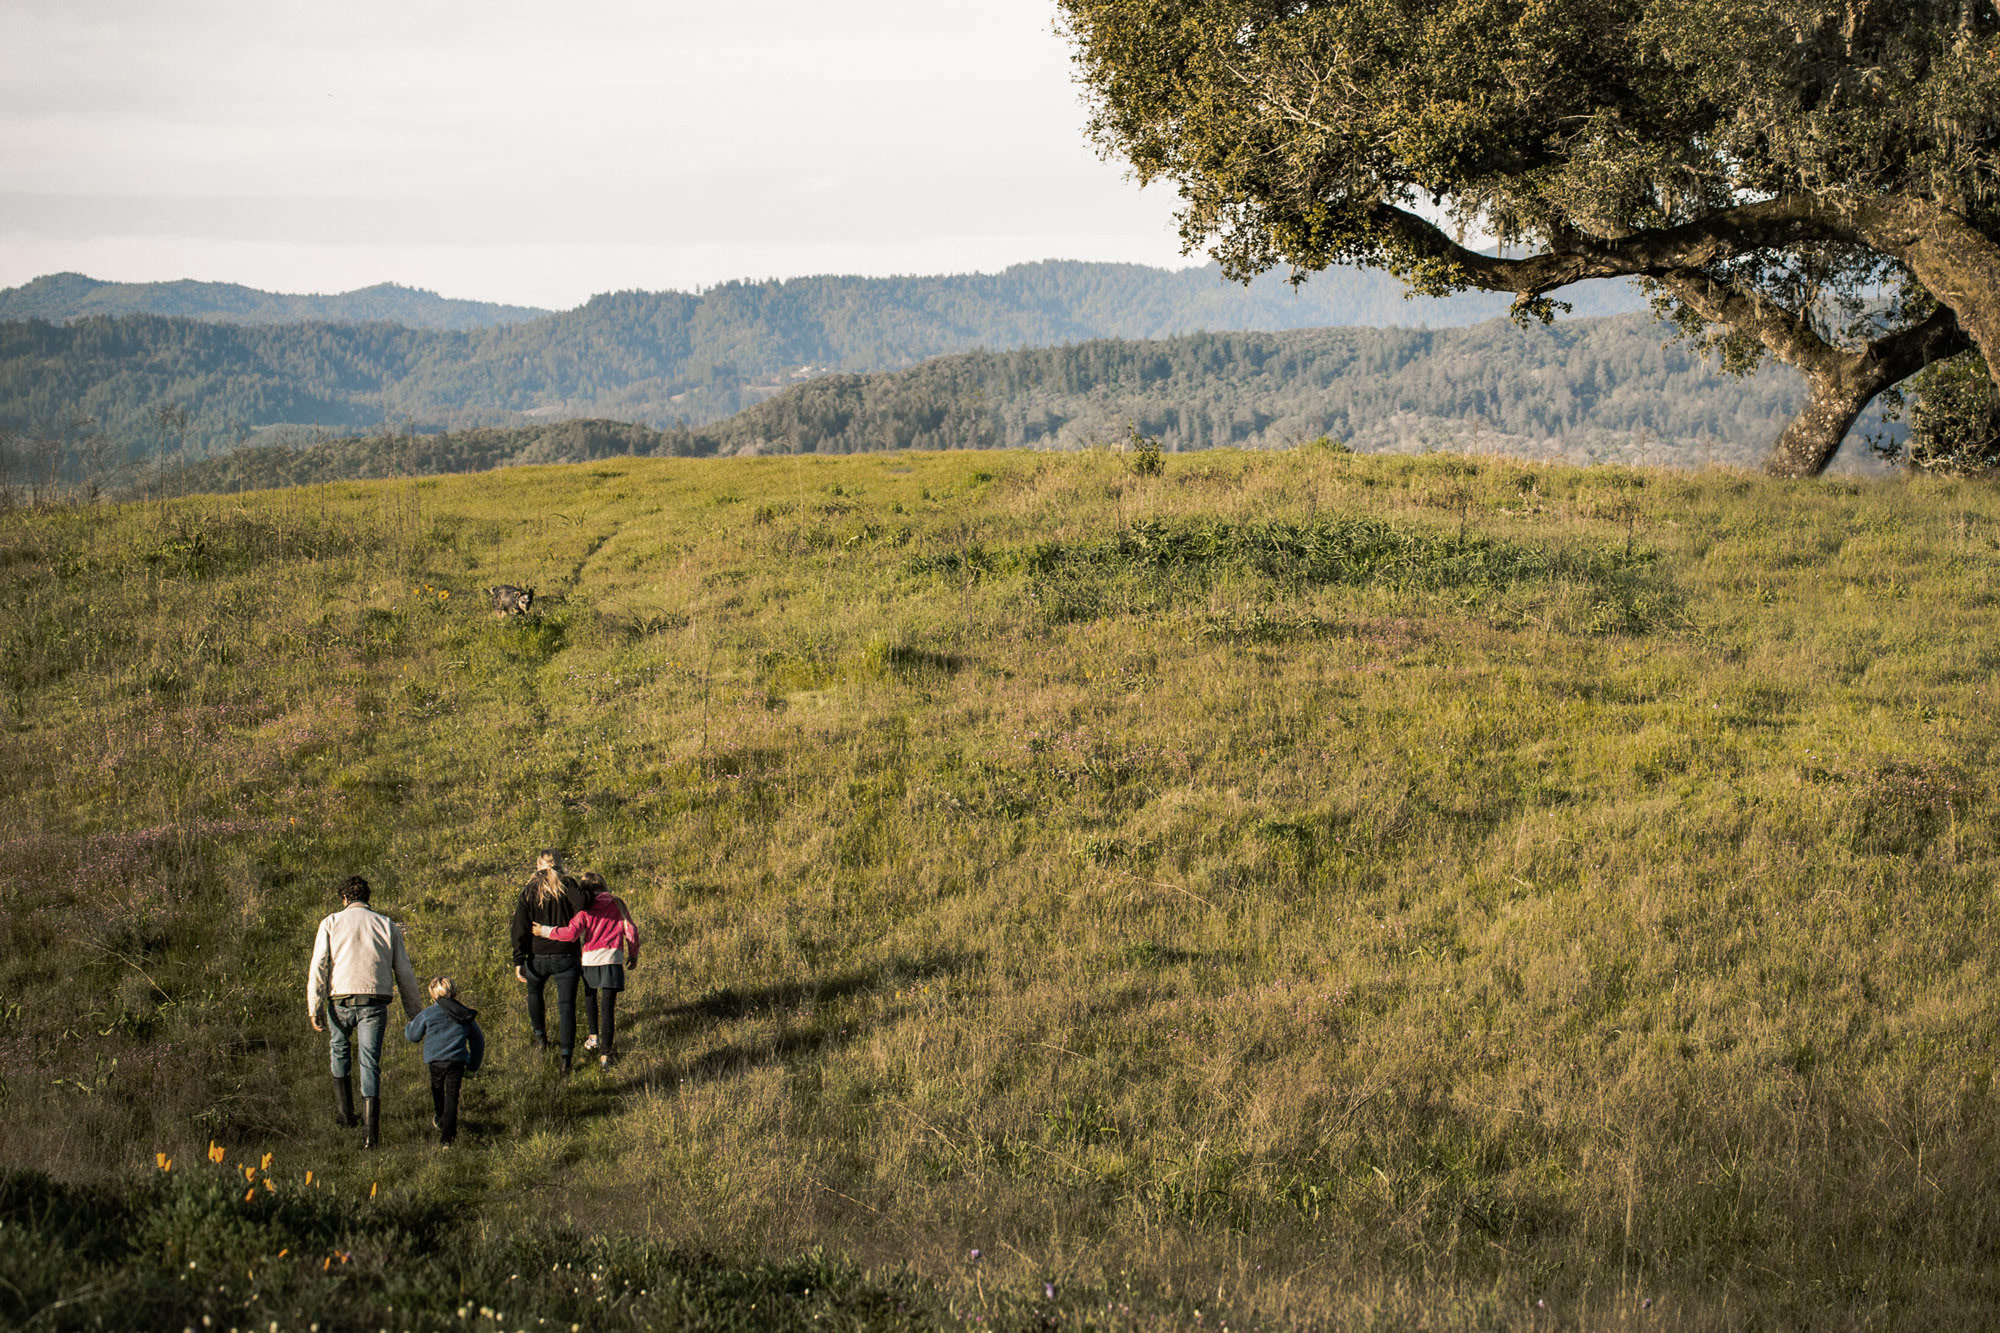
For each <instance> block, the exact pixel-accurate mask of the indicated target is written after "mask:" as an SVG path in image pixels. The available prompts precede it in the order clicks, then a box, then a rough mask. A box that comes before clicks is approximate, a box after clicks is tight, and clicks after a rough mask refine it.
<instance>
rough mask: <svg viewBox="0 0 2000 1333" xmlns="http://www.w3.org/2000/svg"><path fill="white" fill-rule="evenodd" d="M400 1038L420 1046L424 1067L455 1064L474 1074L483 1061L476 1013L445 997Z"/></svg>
mask: <svg viewBox="0 0 2000 1333" xmlns="http://www.w3.org/2000/svg"><path fill="white" fill-rule="evenodd" d="M403 1036H404V1037H406V1038H408V1039H409V1040H410V1041H420V1042H422V1043H423V1044H424V1063H425V1064H427V1065H434V1064H437V1063H439V1062H440V1061H444V1060H458V1061H461V1062H463V1063H464V1065H465V1072H466V1073H468V1074H476V1073H478V1072H479V1064H480V1062H481V1061H482V1060H484V1059H485V1058H486V1034H485V1033H483V1032H481V1031H480V1030H479V1011H478V1010H477V1009H468V1008H466V1007H465V1006H464V1005H462V1004H460V1003H459V1002H458V1001H457V1000H454V999H451V998H450V997H449V996H447V997H446V998H444V999H442V1000H439V1001H438V1002H437V1003H436V1004H433V1005H432V1006H431V1007H430V1008H428V1009H426V1010H424V1011H423V1012H422V1013H421V1014H418V1015H417V1016H416V1017H415V1018H413V1019H411V1020H410V1025H409V1026H408V1027H406V1028H404V1029H403Z"/></svg>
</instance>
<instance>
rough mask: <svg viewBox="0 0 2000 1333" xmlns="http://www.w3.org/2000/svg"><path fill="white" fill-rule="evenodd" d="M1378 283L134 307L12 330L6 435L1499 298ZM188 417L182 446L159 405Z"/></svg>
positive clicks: (1455, 307)
mask: <svg viewBox="0 0 2000 1333" xmlns="http://www.w3.org/2000/svg"><path fill="white" fill-rule="evenodd" d="M1399 291H1400V288H1398V287H1397V286H1396V285H1395V284H1394V283H1393V282H1392V281H1391V280H1389V279H1387V278H1384V277H1382V276H1381V275H1379V274H1362V273H1347V272H1337V273H1327V274H1321V275H1318V276H1316V277H1315V278H1314V279H1313V280H1312V281H1310V282H1308V283H1307V284H1305V286H1303V287H1302V288H1299V289H1296V290H1295V289H1293V288H1291V287H1290V286H1288V285H1287V284H1286V283H1285V282H1284V281H1283V280H1282V279H1281V278H1278V277H1275V276H1267V277H1266V278H1264V279H1261V280H1260V281H1259V282H1258V283H1256V284H1253V285H1252V286H1251V287H1250V288H1248V289H1245V288H1242V287H1238V286H1235V285H1233V284H1228V283H1224V282H1223V281H1222V280H1221V278H1220V277H1219V276H1218V274H1217V273H1216V272H1215V271H1214V270H1213V269H1189V270H1184V271H1181V272H1170V271H1168V270H1164V269H1150V268H1145V267H1142V266H1139V265H1129V264H1126V265H1120V264H1082V263H1046V264H1026V265H1019V266H1016V267H1014V268H1011V269H1008V270H1006V271H1005V272H1003V273H998V274H969V275H958V276H950V277H926V278H847V277H822V278H797V279H792V280H789V281H785V282H770V283H728V284H725V285H723V286H720V287H714V288H710V289H709V290H707V291H705V292H701V293H699V294H691V293H685V292H617V293H610V294H607V295H602V296H598V297H594V298H592V299H591V301H590V302H588V303H587V304H585V305H583V306H580V307H578V308H577V309H575V310H566V311H562V312H559V313H556V314H552V315H547V316H544V317H542V318H539V319H534V320H529V321H526V322H523V323H518V324H511V325H507V326H505V327H498V328H490V329H473V330H445V329H423V330H412V329H405V328H400V327H388V326H384V325H380V324H365V325H350V324H325V323H317V324H284V325H259V326H255V327H245V326H230V325H224V324H219V323H214V322H209V321H192V320H186V319H177V318H166V317H161V316H151V315H130V316H122V317H117V318H112V317H105V316H94V317H88V318H82V319H78V320H76V321H74V322H72V323H69V324H67V325H57V324H51V323H46V322H19V321H17V322H12V323H0V426H14V427H19V428H30V429H33V428H36V427H41V426H45V425H47V424H48V423H50V422H55V421H59V420H62V419H64V418H66V417H68V416H69V415H70V414H73V413H76V412H85V413H88V414H90V415H91V416H93V417H94V418H95V419H96V420H97V422H98V423H99V426H100V428H101V429H103V430H105V431H107V432H109V433H110V435H111V436H112V438H113V439H114V440H115V441H116V442H117V443H119V444H120V445H121V446H123V447H126V448H127V449H129V450H132V451H137V452H140V453H144V452H148V451H151V450H156V449H162V448H167V449H171V451H173V452H176V453H179V452H181V450H182V447H183V445H185V446H186V447H187V449H188V451H189V452H191V453H192V454H193V455H195V456H201V455H204V454H207V453H211V452H215V451H218V450H220V449H222V448H227V447H232V446H234V445H235V444H237V443H240V442H241V441H243V440H244V439H246V438H250V437H252V436H254V435H255V434H256V433H257V432H258V431H260V430H266V429H269V428H272V427H279V426H293V427H320V428H330V429H334V430H343V431H345V430H353V429H356V428H362V427H368V426H374V425H377V424H381V423H386V422H405V423H408V424H410V425H414V426H419V427H425V428H439V427H466V426H482V425H501V424H513V425H519V424H526V423H530V422H546V421H550V420H560V419H565V418H582V417H611V418H616V419H619V420H625V421H638V422H644V423H647V424H649V425H653V426H656V427H663V426H668V425H674V424H679V423H682V422H685V423H687V424H690V425H696V426H699V425H702V424H705V423H707V422H710V421H714V420H719V419H720V418H723V417H726V416H729V415H731V414H733V413H735V412H737V411H739V410H740V409H742V408H743V407H745V406H747V405H750V404H753V403H756V402H759V401H762V400H763V399H765V398H768V397H770V396H771V395H773V394H776V393H778V392H780V391H781V390H782V389H783V388H785V387H786V386H787V385H790V384H792V383H795V382H797V381H799V380H801V379H804V378H809V377H810V376H811V375H813V374H817V373H824V372H826V371H828V370H840V371H849V372H861V371H877V370H893V369H898V368H902V367H906V366H910V365H914V364H916V363H917V362H920V361H923V360H925V359H927V358H929V357H934V356H939V355H943V354H946V353H953V352H963V351H967V350H970V349H973V348H981V347H983V348H992V349H1005V348H1015V347H1025V346H1043V345H1052V344H1058V343H1064V342H1071V341H1076V340H1079V339H1090V338H1104V337H1119V338H1158V337H1164V336H1169V335H1173V334H1179V333H1186V332H1190V331H1193V330H1198V329H1283V328H1301V327H1316V326H1321V325H1354V324H1367V323H1373V322H1383V323H1399V322H1400V323H1405V324H1410V323H1417V322H1422V321H1428V322H1431V323H1434V324H1468V323H1473V322H1476V321H1478V320H1481V319H1490V318H1492V317H1493V315H1494V314H1496V313H1497V312H1498V311H1499V310H1501V309H1504V305H1505V303H1504V301H1500V303H1499V304H1495V301H1496V300H1497V299H1498V298H1488V297H1483V296H1468V297H1462V298H1455V299H1454V300H1453V301H1450V302H1422V301H1419V302H1404V301H1402V300H1401V299H1400V297H1399V296H1397V295H1396V293H1397V292H1399ZM1575 295H1576V298H1577V300H1578V302H1579V305H1578V310H1579V312H1580V313H1583V314H1593V313H1609V312H1612V311H1616V310H1630V309H1632V308H1634V307H1635V306H1636V305H1638V304H1639V302H1638V299H1637V297H1636V295H1635V294H1634V293H1633V292H1631V291H1630V290H1629V289H1628V288H1625V287H1622V286H1617V285H1611V284H1598V285H1595V286H1592V285H1588V284H1586V285H1585V286H1584V287H1583V288H1581V289H1580V290H1579V292H1578V293H1576V294H1575ZM165 404H178V405H179V406H181V407H183V408H185V409H186V410H187V411H188V412H189V413H190V414H191V421H190V423H189V428H188V430H187V431H186V434H185V439H184V440H183V439H178V438H176V439H172V440H168V439H165V438H163V437H162V434H161V432H160V431H159V430H158V429H157V428H156V426H155V425H154V423H153V418H152V415H151V414H152V413H153V412H154V410H155V409H156V408H158V407H160V406H162V405H165Z"/></svg>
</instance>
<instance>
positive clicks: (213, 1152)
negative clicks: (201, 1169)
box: [208, 1139, 229, 1166]
mask: <svg viewBox="0 0 2000 1333" xmlns="http://www.w3.org/2000/svg"><path fill="white" fill-rule="evenodd" d="M228 1155H229V1154H228V1153H226V1152H224V1151H223V1150H222V1145H221V1144H219V1143H217V1142H216V1141H215V1140H214V1139H210V1140H209V1141H208V1160H209V1161H211V1162H214V1163H215V1164H216V1165H217V1166H221V1165H222V1159H223V1158H225V1157H227V1156H228Z"/></svg>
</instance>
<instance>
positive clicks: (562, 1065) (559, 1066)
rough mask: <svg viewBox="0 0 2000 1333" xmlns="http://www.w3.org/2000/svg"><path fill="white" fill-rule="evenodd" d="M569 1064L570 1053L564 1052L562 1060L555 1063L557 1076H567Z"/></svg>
mask: <svg viewBox="0 0 2000 1333" xmlns="http://www.w3.org/2000/svg"><path fill="white" fill-rule="evenodd" d="M569 1062H570V1053H569V1052H568V1051H564V1052H563V1053H562V1059H561V1060H559V1061H557V1063H556V1072H557V1073H558V1074H568V1073H569Z"/></svg>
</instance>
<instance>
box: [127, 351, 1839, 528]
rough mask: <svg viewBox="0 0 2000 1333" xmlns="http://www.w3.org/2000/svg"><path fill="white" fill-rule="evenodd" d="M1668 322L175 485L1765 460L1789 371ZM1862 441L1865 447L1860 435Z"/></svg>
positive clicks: (411, 438)
mask: <svg viewBox="0 0 2000 1333" xmlns="http://www.w3.org/2000/svg"><path fill="white" fill-rule="evenodd" d="M1664 338H1665V330H1664V329H1663V328H1662V327H1661V326H1660V325H1659V324H1657V323H1655V322H1654V321H1652V320H1651V319H1650V318H1648V317H1644V316H1629V315H1628V316H1621V317H1618V318H1613V319H1603V320H1583V321H1575V322H1569V323H1559V324H1557V325H1556V326H1555V327H1553V328H1549V329H1543V328H1533V329H1526V330H1523V329H1517V328H1515V327H1514V326H1512V325H1511V324H1508V323H1506V322H1504V321H1493V322H1490V323H1487V324H1483V325H1479V326H1477V327H1474V328H1469V329H1451V330H1433V331H1425V330H1414V329H1312V330H1297V331H1290V332H1280V333H1234V334H1193V335H1188V336H1184V337H1180V338H1173V339H1166V340H1155V341H1114V340H1100V341H1093V342H1088V343H1082V344H1078V345H1075V346H1070V347H1058V348H1038V349H1029V350H1019V351H1013V352H975V353H968V354H964V355H959V356H951V357H941V358H938V359H936V360H934V361H930V362H927V363H925V364H923V365H921V366H917V367H915V368H913V369H910V370H905V371H900V372H896V373H881V374H869V375H829V376H825V377H822V378H818V379H813V380H810V381H807V382H805V383H802V384H798V385H795V386H793V387H792V388H790V389H787V390H786V391H785V392H783V393H782V394H780V395H778V396H777V397H775V398H773V399H771V400H770V401H768V402H764V403H760V404H758V405H756V406H754V407H751V408H749V409H747V410H745V411H744V412H741V413H739V414H738V415H736V416H734V417H731V418H730V419H728V420H726V421H720V422H716V423H713V424H711V425H708V426H703V427H697V428H692V429H686V428H675V429H669V430H655V429H653V428H650V427H647V426H641V425H630V424H625V423H619V422H611V421H572V422H566V423H561V424H556V425H547V426H536V427H528V428H513V429H484V430H470V431H454V432H450V433H446V434H440V435H410V434H397V435H387V436H374V437H362V438H353V439H345V440H337V441H329V442H325V443H321V444H316V445H313V446H311V447H307V448H284V447H278V446H266V447H253V448H249V449H244V450H240V451H238V452H236V453H233V454H229V455H225V456H223V457H219V458H215V459H211V460H208V461H206V462H203V463H198V464H196V465H194V466H192V467H190V468H187V469H186V470H185V471H184V472H181V473H179V474H176V475H175V476H172V477H169V478H167V479H165V480H166V484H167V486H168V488H169V489H184V490H204V491H230V490H249V489H258V488H263V487H269V486H284V485H297V484H302V483H307V482H321V481H335V480H344V479H351V478H360V477H391V476H414V475H421V474H426V473H435V472H469V471H482V470H485V469H487V468H493V467H500V466H504V465H508V464H514V463H537V462H581V461H585V460H588V459H592V458H601V457H605V456H608V455H613V454H642V455H643V454H754V453H781V452H786V453H789V452H799V453H850V452H864V451H869V450H880V449H897V448H930V449H956V448H972V449H990V448H1004V447H1014V446H1028V447H1040V448H1061V449H1068V448H1079V447H1085V446H1089V445H1092V444H1116V443H1121V442H1123V441H1124V440H1125V439H1126V438H1127V436H1128V434H1129V431H1130V429H1131V426H1132V425H1133V424H1136V425H1137V426H1138V428H1139V429H1141V430H1143V431H1144V432H1146V433H1148V434H1151V435H1156V436H1158V437H1159V438H1160V439H1161V440H1162V442H1163V444H1164V445H1165V447H1166V448H1168V449H1170V450H1185V449H1201V448H1208V447H1211V446H1216V445H1245V446H1251V447H1277V446H1282V445H1286V444H1291V443H1299V442H1303V441H1307V440H1312V439H1315V438H1317V437H1319V436H1322V435H1325V436H1330V437H1331V438H1333V439H1335V440H1338V441H1343V442H1346V443H1349V444H1351V445H1353V446H1354V447H1356V448H1358V449H1361V450H1364V451H1376V450H1407V451H1421V450H1427V449H1434V448H1435V449H1448V450H1460V451H1472V452H1488V451H1490V452H1498V453H1507V454H1513V455H1516V456H1520V457H1531V458H1562V459H1569V460H1575V461H1589V460H1602V461H1618V462H1626V463H1649V464H1662V463H1664V464H1684V465H1701V464H1704V463H1736V464H1751V463H1755V462H1756V461H1758V460H1759V459H1760V458H1761V457H1762V454H1763V451H1764V449H1765V447H1766V446H1767V445H1768V444H1769V442H1770V440H1771V439H1772V438H1774V437H1775V436H1776V434H1777V432H1778V430H1779V429H1780V427H1781V426H1782V425H1783V423H1784V421H1785V419H1786V417H1787V416H1788V415H1789V414H1790V413H1791V412H1792V410H1793V409H1794V408H1795V406H1796V405H1797V402H1798V396H1799V385H1798V381H1797V379H1796V377H1794V376H1792V375H1791V374H1790V373H1789V372H1784V371H1771V372H1766V373H1764V374H1760V375H1757V376H1754V377H1751V378H1747V379H1738V378H1735V377H1732V376H1726V375H1719V374H1716V373H1714V372H1713V371H1711V370H1710V369H1709V368H1708V367H1706V366H1705V365H1704V364H1703V363H1702V361H1701V360H1700V358H1699V357H1697V356H1695V355H1693V354H1692V353H1691V352H1690V351H1689V350H1688V349H1687V348H1686V347H1685V346H1684V345H1681V344H1677V343H1664V342H1663V340H1664ZM1848 452H1849V454H1850V455H1861V454H1862V451H1861V450H1859V449H1858V448H1856V447H1855V445H1854V444H1852V443H1850V445H1849V451H1848ZM1858 461H1862V462H1865V461H1866V460H1865V457H1863V458H1860V459H1859V460H1858Z"/></svg>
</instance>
